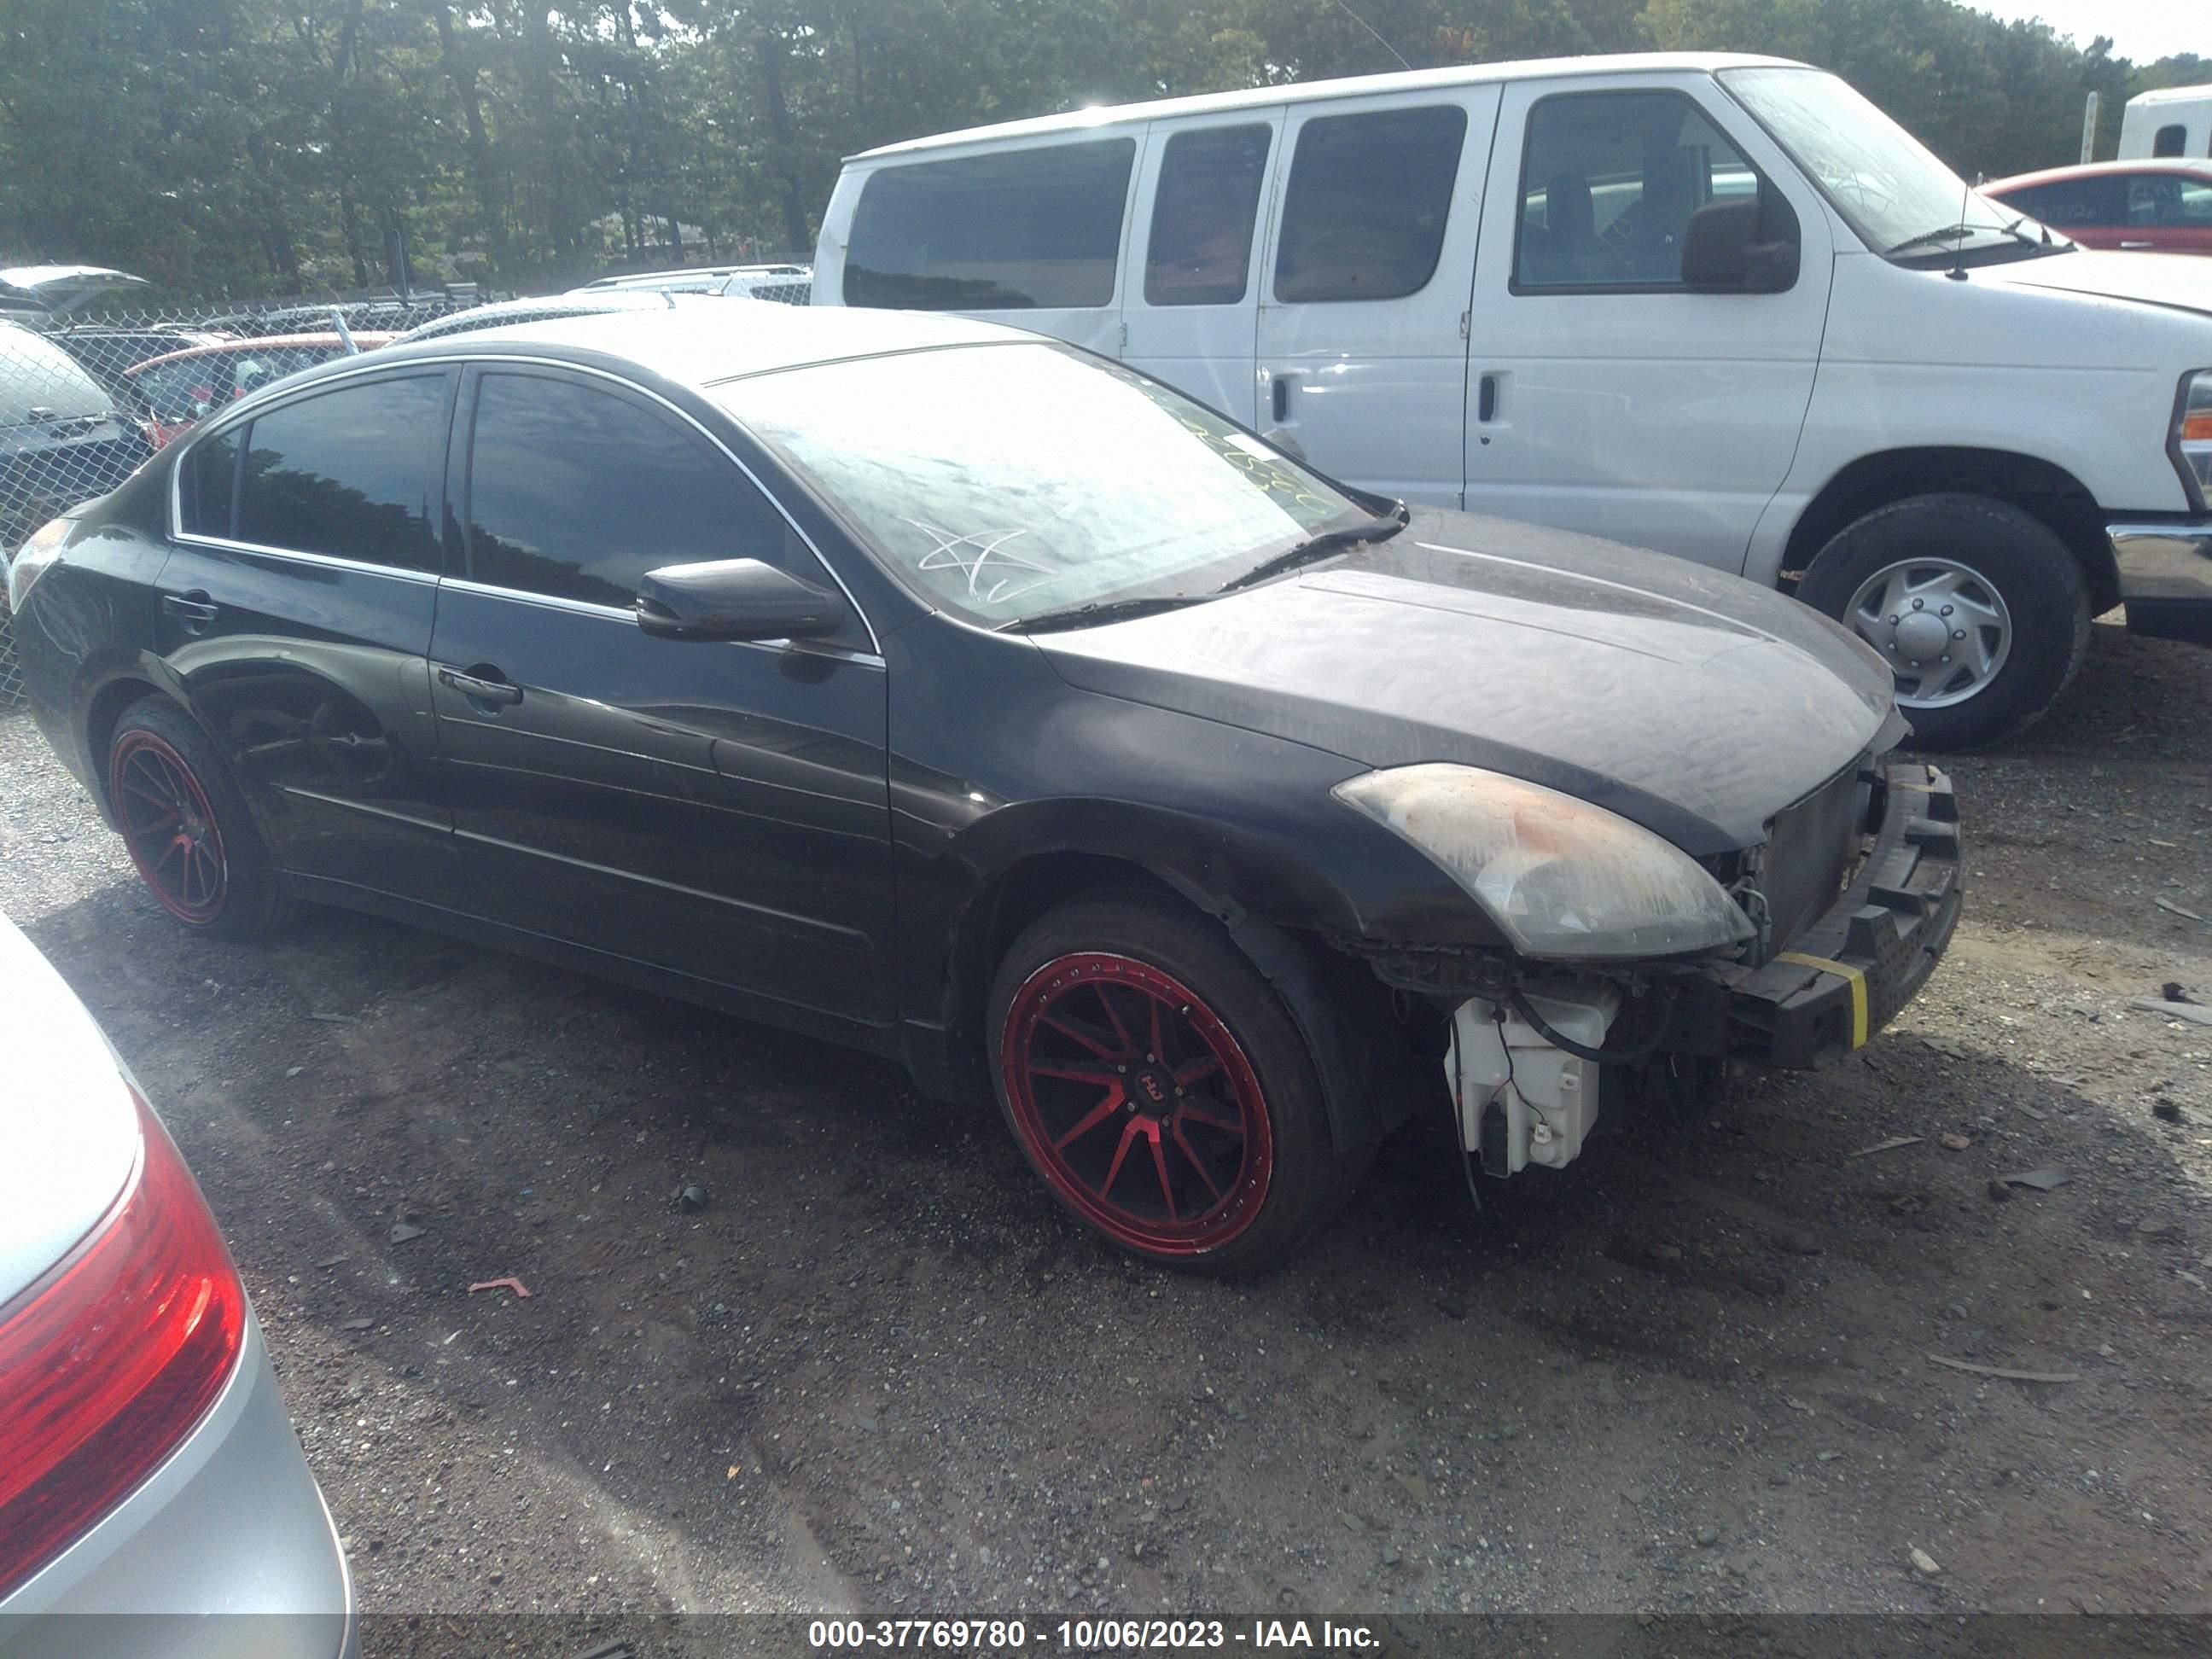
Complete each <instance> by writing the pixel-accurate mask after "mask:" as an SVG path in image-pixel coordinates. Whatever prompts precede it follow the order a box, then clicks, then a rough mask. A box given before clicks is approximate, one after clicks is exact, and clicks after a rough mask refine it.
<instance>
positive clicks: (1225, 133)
mask: <svg viewBox="0 0 2212 1659" xmlns="http://www.w3.org/2000/svg"><path fill="white" fill-rule="evenodd" d="M1271 136H1272V135H1271V134H1270V133H1269V131H1268V130H1267V128H1266V127H1265V126H1264V125H1253V126H1243V127H1207V128H1203V129H1201V130H1200V131H1196V132H1178V133H1177V134H1176V135H1175V137H1172V138H1170V139H1169V140H1168V143H1167V149H1166V151H1165V152H1164V154H1163V155H1162V156H1161V158H1160V181H1159V185H1158V189H1156V190H1155V191H1153V193H1152V239H1151V241H1150V243H1149V245H1148V248H1147V251H1146V256H1145V303H1146V305H1153V306H1231V305H1235V304H1236V303H1237V301H1239V300H1242V299H1243V297H1244V288H1245V282H1246V279H1247V277H1248V276H1249V274H1250V268H1251V264H1252V227H1253V224H1254V222H1255V221H1256V220H1257V219H1258V218H1259V216H1260V186H1261V182H1262V181H1263V180H1264V179H1266V178H1267V141H1268V139H1269V137H1271Z"/></svg>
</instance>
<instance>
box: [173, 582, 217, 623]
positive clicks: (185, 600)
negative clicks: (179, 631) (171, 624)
mask: <svg viewBox="0 0 2212 1659" xmlns="http://www.w3.org/2000/svg"><path fill="white" fill-rule="evenodd" d="M161 609H162V610H164V611H167V612H168V613H169V614H170V615H171V616H173V617H182V618H183V619H184V620H185V621H186V622H188V623H211V622H213V621H214V620H215V619H216V614H217V613H216V607H215V605H212V604H211V603H210V601H209V599H208V596H207V595H206V593H205V592H203V591H201V590H200V589H198V588H194V589H193V590H192V591H191V592H189V593H164V594H162V595H161Z"/></svg>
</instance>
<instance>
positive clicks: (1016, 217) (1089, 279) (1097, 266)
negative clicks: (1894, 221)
mask: <svg viewBox="0 0 2212 1659" xmlns="http://www.w3.org/2000/svg"><path fill="white" fill-rule="evenodd" d="M1136 155H1137V142H1136V140H1135V139H1133V138H1102V139H1097V140H1093V141H1091V142H1088V143H1079V144H1049V145H1042V146H1038V147H1035V148H1031V149H1016V150H1004V151H1000V152H998V153H996V154H994V155H966V156H961V157H958V158H956V159H954V160H951V161H917V162H914V163H911V164H910V165H908V166H904V167H885V168H884V169H882V170H881V171H880V172H878V173H874V174H872V176H871V177H870V178H869V179H868V181H867V182H866V184H865V185H862V186H861V189H860V203H859V204H858V205H857V206H856V207H855V208H854V211H853V234H852V238H851V240H850V241H849V242H848V245H847V248H846V253H845V303H846V304H848V305H854V306H894V307H903V308H906V309H908V310H915V311H1019V310H1031V309H1036V310H1044V309H1053V310H1065V309H1071V308H1081V307H1097V306H1106V305H1110V304H1112V303H1113V301H1114V275H1115V264H1116V263H1117V262H1118V261H1119V259H1120V257H1121V224H1122V219H1123V216H1124V214H1125V212H1126V210H1127V204H1128V197H1129V173H1130V170H1131V168H1132V167H1133V165H1134V163H1135V161H1136Z"/></svg>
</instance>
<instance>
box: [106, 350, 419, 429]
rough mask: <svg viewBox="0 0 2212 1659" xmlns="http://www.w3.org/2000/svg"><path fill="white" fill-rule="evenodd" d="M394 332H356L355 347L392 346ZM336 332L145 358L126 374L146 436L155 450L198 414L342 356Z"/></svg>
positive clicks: (218, 407) (186, 426)
mask: <svg viewBox="0 0 2212 1659" xmlns="http://www.w3.org/2000/svg"><path fill="white" fill-rule="evenodd" d="M397 338H398V335H396V334H377V333H364V332H362V331H356V332H355V334H354V337H353V343H354V346H355V347H357V348H359V349H361V350H362V351H367V350H369V349H372V348H373V347H375V346H381V345H390V344H391V343H392V341H394V340H395V339H397ZM348 349H349V348H348V347H347V345H346V343H345V340H344V338H343V336H340V335H338V334H335V333H331V334H278V335H274V336H271V337H266V338H263V339H258V340H219V341H217V342H216V343H215V344H213V345H204V346H195V347H193V348H192V349H191V350H189V351H172V352H169V353H167V355H166V356H160V357H154V358H149V360H148V361H146V362H143V363H140V364H139V365H138V366H137V368H132V369H131V370H129V371H128V372H127V373H126V374H125V376H124V380H125V385H126V386H129V387H130V389H131V397H132V400H133V401H134V402H135V403H136V404H137V416H138V418H139V421H140V423H141V424H142V425H143V427H144V428H145V431H146V436H147V437H148V438H149V440H151V441H152V442H153V445H154V447H155V448H156V449H159V448H160V447H161V446H162V445H163V444H166V443H167V442H168V441H170V440H171V439H172V438H174V437H176V436H177V435H179V433H181V432H184V431H185V430H186V429H187V428H190V427H191V424H192V423H193V422H195V421H197V420H198V419H199V418H200V417H201V416H204V415H208V414H211V413H213V412H214V411H215V410H218V409H220V408H222V406H223V405H224V404H227V403H229V402H230V401H231V400H232V399H233V398H243V397H244V396H245V395H246V393H247V392H255V391H258V390H259V389H260V388H261V387H263V386H267V385H268V384H269V383H270V381H271V380H283V378H284V377H285V376H286V375H287V374H297V373H298V372H299V371H300V370H301V369H303V368H313V367H314V365H316V364H317V363H326V362H330V360H331V358H333V357H343V356H346V354H347V351H348Z"/></svg>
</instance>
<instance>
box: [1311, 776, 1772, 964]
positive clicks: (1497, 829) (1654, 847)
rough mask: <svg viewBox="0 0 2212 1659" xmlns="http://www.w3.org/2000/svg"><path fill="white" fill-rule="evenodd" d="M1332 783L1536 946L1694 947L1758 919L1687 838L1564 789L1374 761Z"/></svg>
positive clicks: (1656, 953)
mask: <svg viewBox="0 0 2212 1659" xmlns="http://www.w3.org/2000/svg"><path fill="white" fill-rule="evenodd" d="M1331 793H1333V794H1334V795H1335V796H1336V798H1337V799H1339V800H1340V801H1342V802H1344V803H1345V804H1346V805H1348V806H1355V807H1358V809H1359V810H1360V811H1363V812H1364V813H1366V814H1367V815H1368V816H1369V817H1371V818H1373V819H1375V820H1376V822H1377V823H1382V824H1383V825H1384V826H1385V827H1386V828H1388V829H1391V830H1394V831H1395V832H1396V833H1397V834H1398V835H1400V836H1403V837H1405V839H1406V840H1407V841H1408V842H1412V843H1413V845H1414V846H1415V847H1418V848H1420V849H1421V851H1422V852H1424V853H1425V854H1428V855H1429V857H1431V858H1432V859H1434V860H1436V861H1437V863H1438V864H1439V865H1441V866H1443V868H1444V869H1445V870H1446V871H1448V872H1450V874H1451V875H1452V877H1453V878H1454V879H1455V880H1456V881H1457V882H1458V883H1459V884H1460V885H1461V886H1462V887H1464V888H1465V889H1467V890H1468V893H1469V894H1470V895H1472V896H1473V897H1474V901H1475V902H1477V903H1478V904H1480V905H1481V906H1482V908H1483V909H1484V910H1485V911H1486V912H1487V913H1488V915H1489V916H1490V918H1491V920H1492V921H1495V922H1496V923H1497V924H1498V927H1499V928H1500V929H1501V930H1502V931H1503V932H1504V934H1505V937H1506V939H1508V940H1509V941H1510V942H1511V944H1512V945H1513V947H1514V948H1515V949H1516V951H1520V952H1521V954H1522V955H1523V956H1526V957H1536V958H1539V959H1542V960H1547V961H1555V962H1565V961H1589V960H1593V959H1599V958H1603V959H1608V960H1617V959H1622V958H1632V957H1672V956H1682V955H1686V954H1687V953H1689V952H1692V951H1711V950H1717V949H1721V948H1723V947H1724V946H1727V945H1738V944H1741V942H1742V941H1744V940H1745V939H1749V938H1751V937H1752V935H1753V933H1754V932H1755V931H1756V930H1755V929H1754V928H1753V926H1752V923H1751V919H1750V918H1749V917H1748V916H1747V915H1744V913H1743V911H1742V909H1741V908H1739V907H1738V905H1737V904H1736V902H1735V900H1733V899H1731V898H1730V897H1729V896H1728V894H1727V893H1726V892H1725V891H1724V890H1723V889H1722V887H1721V884H1719V883H1718V882H1717V881H1715V880H1714V879H1713V878H1711V876H1710V875H1708V874H1706V873H1705V871H1704V870H1702V869H1700V868H1699V866H1698V864H1697V862H1696V860H1693V859H1692V858H1691V857H1690V856H1689V854H1686V853H1685V852H1683V851H1682V850H1681V849H1680V848H1678V847H1674V846H1673V845H1671V844H1670V843H1668V842H1664V841H1662V840H1661V839H1660V838H1659V837H1658V836H1655V835H1653V834H1652V833H1651V832H1650V830H1648V829H1642V828H1639V827H1638V825H1636V824H1633V823H1629V822H1628V820H1627V819H1626V818H1624V817H1620V816H1618V815H1617V814H1614V813H1612V812H1608V811H1606V810H1605V809H1604V808H1603V807H1601V806H1592V805H1590V804H1589V802H1588V801H1582V800H1577V799H1575V798H1574V797H1573V796H1571V795H1563V794H1560V793H1559V792H1558V791H1557V790H1553V789H1546V788H1544V787H1541V786H1540V785H1537V784H1533V783H1526V782H1523V781H1522V780H1521V779H1519V778H1509V777H1506V776H1505V775H1503V774H1502V773H1498V772H1486V771H1484V770H1482V769H1480V768H1478V767H1473V766H1452V765H1446V764H1443V763H1429V764H1425V765H1420V766H1401V767H1396V768H1394V769H1391V770H1389V771H1384V772H1369V773H1367V774H1365V775H1363V776H1360V777H1356V778H1351V779H1347V780H1346V781H1345V782H1343V783H1340V784H1338V785H1337V786H1336V787H1335V788H1334V790H1333V791H1331Z"/></svg>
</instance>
